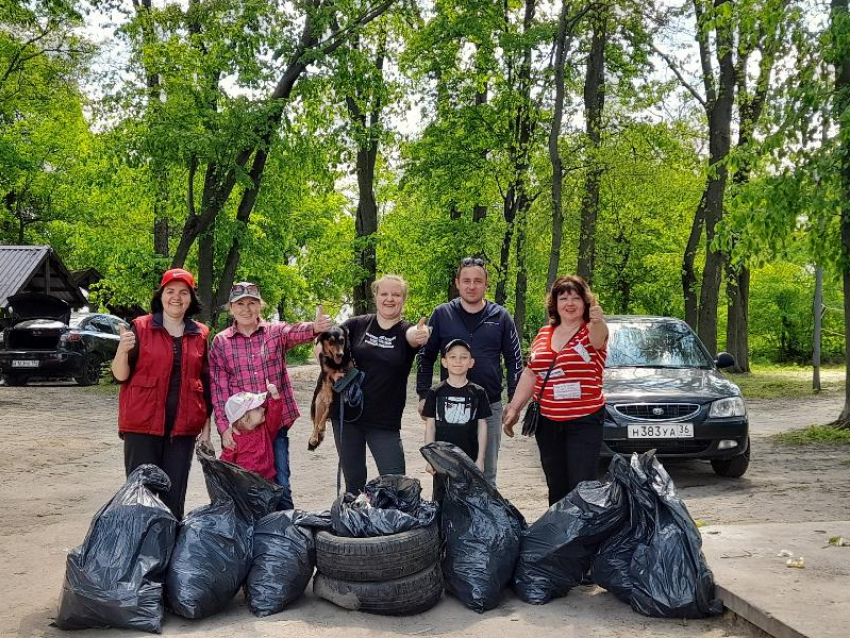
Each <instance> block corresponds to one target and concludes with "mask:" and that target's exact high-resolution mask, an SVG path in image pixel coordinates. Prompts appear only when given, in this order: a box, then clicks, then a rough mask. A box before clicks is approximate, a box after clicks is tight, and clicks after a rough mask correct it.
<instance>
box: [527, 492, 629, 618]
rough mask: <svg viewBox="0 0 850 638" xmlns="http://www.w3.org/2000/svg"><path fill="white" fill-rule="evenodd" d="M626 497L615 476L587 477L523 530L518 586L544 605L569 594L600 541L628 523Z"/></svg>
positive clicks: (537, 602)
mask: <svg viewBox="0 0 850 638" xmlns="http://www.w3.org/2000/svg"><path fill="white" fill-rule="evenodd" d="M627 508H628V497H627V495H626V494H625V492H624V490H623V488H622V486H621V485H620V484H619V483H617V482H616V481H613V480H612V481H609V482H607V483H600V482H599V481H585V482H583V483H579V484H578V486H577V487H576V488H575V489H574V490H572V491H571V492H570V493H569V494H567V495H566V496H565V497H564V498H562V499H561V500H560V501H558V502H557V503H555V504H554V505H552V506H551V507H550V508H549V509H548V510H547V511H546V513H545V514H543V516H541V517H540V518H539V519H537V520H536V521H535V522H534V524H533V525H531V527H529V528H528V529H527V530H525V531H524V532H523V533H522V544H521V546H520V552H519V559H518V561H517V565H516V570H515V572H514V590H515V591H516V593H517V595H518V596H519V597H520V599H522V600H524V601H525V602H527V603H532V604H535V605H542V604H544V603H548V602H549V601H550V600H552V599H553V598H557V597H559V596H566V595H567V592H569V591H570V589H572V588H573V587H576V586H577V585H579V584H581V579H582V577H583V576H584V574H585V573H587V571H588V570H589V569H590V566H591V564H592V563H593V557H594V555H595V554H596V551H597V550H598V548H599V546H600V544H601V543H602V542H603V541H605V540H606V539H607V538H609V537H610V536H611V534H613V533H614V532H615V531H616V530H617V529H618V528H620V527H622V526H623V524H624V523H625V522H626V520H627V519H626V515H627V511H628V509H627Z"/></svg>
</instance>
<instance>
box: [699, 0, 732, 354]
mask: <svg viewBox="0 0 850 638" xmlns="http://www.w3.org/2000/svg"><path fill="white" fill-rule="evenodd" d="M729 1H730V0H716V2H715V5H716V6H717V7H719V6H720V5H723V4H727V3H728V2H729ZM698 28H703V25H699V26H698ZM715 34H716V40H717V42H716V57H717V62H718V66H719V75H718V77H717V79H716V89H717V95H716V97H714V98H713V99H709V100H708V106H707V109H706V112H707V114H708V147H709V151H708V156H709V162H708V163H709V166H708V177H707V181H706V188H705V198H704V202H705V207H704V210H705V244H706V248H705V267H704V268H703V271H702V285H701V287H700V297H699V313H698V317H697V334H698V335H699V337H700V339H702V342H703V343H704V344H705V347H706V348H708V351H709V352H710V353H711V354H712V356H714V355H716V354H717V305H718V301H719V298H720V279H721V273H722V268H723V255H722V253H721V252H720V251H719V250H717V249H715V248H714V247H713V246H712V244H713V242H714V237H715V228H716V226H717V224H718V223H719V222H720V220H721V219H722V218H723V198H724V196H725V194H726V181H727V177H728V169H727V167H726V158H727V157H728V155H729V150H730V148H731V136H732V107H733V106H734V103H735V79H736V76H735V63H734V57H733V55H734V51H735V44H734V41H733V37H732V30H731V27H730V24H729V23H728V21H721V22H718V23H717V25H716V26H715ZM701 37H704V35H701ZM711 84H715V80H714V78H711Z"/></svg>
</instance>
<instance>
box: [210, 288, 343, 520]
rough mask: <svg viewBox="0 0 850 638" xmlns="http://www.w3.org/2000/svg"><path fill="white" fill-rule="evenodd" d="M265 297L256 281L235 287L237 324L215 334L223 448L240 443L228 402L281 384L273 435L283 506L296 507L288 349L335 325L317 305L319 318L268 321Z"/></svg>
mask: <svg viewBox="0 0 850 638" xmlns="http://www.w3.org/2000/svg"><path fill="white" fill-rule="evenodd" d="M264 307H265V302H264V301H263V298H262V297H261V296H260V290H259V288H258V287H257V285H256V284H252V283H250V282H247V281H243V282H239V283H237V284H234V285H233V287H232V288H231V289H230V297H229V298H228V304H227V308H228V311H229V312H230V314H231V315H232V316H233V325H232V326H230V327H229V328H227V329H226V330H223V331H222V332H220V333H219V334H217V335H216V336H215V338H214V339H213V342H212V347H211V348H210V377H211V383H212V402H213V409H214V413H215V423H216V427H217V428H218V431H219V433H220V434H221V445H222V447H224V448H230V449H236V447H237V446H238V445H239V437H238V435H236V434H235V433H234V431H233V428H231V427H230V425H229V424H228V422H227V415H226V414H225V411H224V406H225V404H226V403H227V399H228V398H230V397H231V396H232V395H234V394H236V393H237V392H265V391H266V385H267V384H268V383H273V384H274V385H275V386H277V388H278V391H279V392H280V394H281V399H282V401H283V420H282V427H281V428H280V432H279V433H278V435H277V437H276V438H275V441H274V461H275V482H276V483H277V484H278V485H281V486H282V487H283V488H284V497H283V498H282V499H281V502H280V506H281V508H282V509H292V508H293V507H294V505H293V502H292V488H291V485H290V480H289V476H290V469H289V433H288V429H289V426H290V425H292V423H293V422H294V421H295V419H297V418H298V417H299V416H300V413H299V412H298V404H297V403H296V402H295V397H294V396H293V394H292V383H291V382H290V380H289V374H288V372H287V370H286V353H287V352H288V351H289V350H291V349H292V348H294V347H295V346H297V345H299V344H301V343H306V342H308V341H310V340H311V339H313V337H314V336H315V335H317V334H320V333H322V332H324V331H325V330H327V329H329V328H330V327H331V319H330V317H328V316H327V315H326V314H323V313H322V307H321V306H319V307H318V308H317V309H316V319H315V321H310V322H302V323H295V324H288V323H285V322H280V323H274V324H271V323H267V322H266V321H264V320H263V318H262V317H261V315H260V313H261V311H262V309H263V308H264Z"/></svg>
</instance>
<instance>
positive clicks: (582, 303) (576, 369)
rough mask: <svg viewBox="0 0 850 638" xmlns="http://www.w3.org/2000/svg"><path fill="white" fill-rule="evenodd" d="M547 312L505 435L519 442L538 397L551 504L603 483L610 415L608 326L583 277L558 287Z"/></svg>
mask: <svg viewBox="0 0 850 638" xmlns="http://www.w3.org/2000/svg"><path fill="white" fill-rule="evenodd" d="M546 310H547V311H548V314H549V324H548V325H546V326H543V327H542V328H541V329H540V331H539V332H538V333H537V336H536V337H535V339H534V342H533V343H532V345H531V359H530V360H529V362H528V366H527V367H526V368H525V370H524V371H523V373H522V376H521V377H520V380H519V384H518V385H517V389H516V392H515V393H514V397H513V399H512V400H511V402H510V403H509V404H508V405H507V406H505V414H504V417H503V423H504V432H505V434H507V435H508V436H510V437H512V436H513V435H514V430H513V427H514V424H515V423H516V422H517V421H518V420H519V413H520V411H521V410H522V408H523V407H524V406H525V404H526V403H528V401H529V399H531V397H532V395H533V396H534V397H535V399H536V400H538V401H539V402H540V416H539V420H538V423H537V432H536V434H535V437H536V439H537V446H538V448H539V450H540V462H541V464H542V465H543V473H544V474H545V475H546V484H547V485H548V487H549V505H552V504H554V503H557V502H558V501H560V500H561V499H562V498H563V497H564V496H566V495H567V494H569V492H570V491H572V489H573V488H574V487H575V486H576V485H578V484H579V483H580V482H581V481H588V480H592V479H594V478H596V468H597V466H598V463H599V451H600V449H601V447H602V422H603V420H604V417H605V396H604V395H603V393H602V372H603V369H604V367H605V358H606V357H607V356H608V350H607V344H608V326H607V324H606V323H605V319H604V316H603V314H602V308H601V307H599V305H598V304H597V303H596V298H595V297H594V295H593V294H592V293H591V292H590V288H589V287H588V285H587V283H586V282H585V281H584V279H582V278H581V277H561V278H559V279H558V280H557V281H555V283H554V285H553V286H552V290H551V291H550V292H549V295H548V296H547V298H546ZM544 384H545V387H544Z"/></svg>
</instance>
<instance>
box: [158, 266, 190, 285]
mask: <svg viewBox="0 0 850 638" xmlns="http://www.w3.org/2000/svg"><path fill="white" fill-rule="evenodd" d="M175 280H176V281H182V282H183V283H184V284H186V285H187V286H189V288H194V287H195V278H194V277H193V276H192V273H190V272H189V271H188V270H183V269H182V268H172V269H171V270H166V271H165V274H164V275H163V276H162V281H160V282H159V287H160V288H162V287H164V286H167V285H168V284H170V283H171V282H172V281H175Z"/></svg>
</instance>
